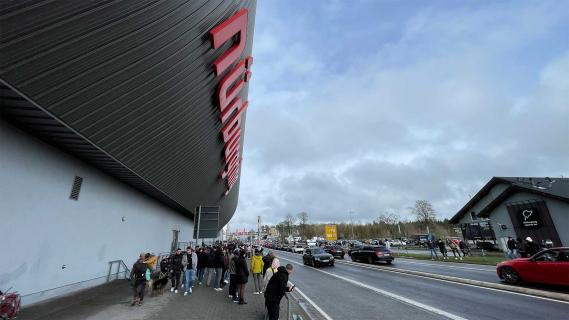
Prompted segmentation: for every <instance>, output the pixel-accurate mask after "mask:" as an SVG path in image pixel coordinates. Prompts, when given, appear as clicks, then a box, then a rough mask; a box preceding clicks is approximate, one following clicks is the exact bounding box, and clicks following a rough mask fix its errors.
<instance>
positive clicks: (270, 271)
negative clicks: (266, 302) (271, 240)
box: [263, 258, 281, 292]
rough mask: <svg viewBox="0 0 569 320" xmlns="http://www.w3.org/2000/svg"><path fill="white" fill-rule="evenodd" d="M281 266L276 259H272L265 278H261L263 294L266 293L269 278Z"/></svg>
mask: <svg viewBox="0 0 569 320" xmlns="http://www.w3.org/2000/svg"><path fill="white" fill-rule="evenodd" d="M280 266H281V262H280V261H279V259H278V258H273V261H272V262H271V267H270V268H267V269H266V272H265V277H264V278H263V292H265V291H267V285H268V284H269V281H271V278H272V277H273V276H274V275H275V273H277V269H278V268H279V267H280Z"/></svg>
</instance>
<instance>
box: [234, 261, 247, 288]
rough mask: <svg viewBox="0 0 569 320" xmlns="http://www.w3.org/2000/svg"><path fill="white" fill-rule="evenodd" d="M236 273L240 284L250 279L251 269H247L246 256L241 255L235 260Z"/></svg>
mask: <svg viewBox="0 0 569 320" xmlns="http://www.w3.org/2000/svg"><path fill="white" fill-rule="evenodd" d="M235 273H236V274H237V283H238V284H245V283H247V282H248V281H249V270H247V261H246V260H245V258H244V257H239V258H237V261H235Z"/></svg>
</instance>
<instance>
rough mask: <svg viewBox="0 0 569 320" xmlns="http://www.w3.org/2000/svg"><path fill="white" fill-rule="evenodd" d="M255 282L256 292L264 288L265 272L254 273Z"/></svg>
mask: <svg viewBox="0 0 569 320" xmlns="http://www.w3.org/2000/svg"><path fill="white" fill-rule="evenodd" d="M253 283H254V284H255V292H260V291H261V290H263V274H262V273H260V272H259V273H253Z"/></svg>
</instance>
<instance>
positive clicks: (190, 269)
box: [182, 247, 198, 296]
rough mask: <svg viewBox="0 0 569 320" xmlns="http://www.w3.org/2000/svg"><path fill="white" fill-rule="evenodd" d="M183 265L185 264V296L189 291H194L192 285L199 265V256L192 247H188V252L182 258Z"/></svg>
mask: <svg viewBox="0 0 569 320" xmlns="http://www.w3.org/2000/svg"><path fill="white" fill-rule="evenodd" d="M182 265H183V266H184V275H185V277H184V289H185V292H184V296H187V295H188V293H192V286H193V285H194V276H195V272H196V269H197V267H198V256H197V254H196V253H195V252H193V250H192V247H187V248H186V254H185V255H184V257H183V259H182Z"/></svg>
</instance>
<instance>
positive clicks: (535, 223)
mask: <svg viewBox="0 0 569 320" xmlns="http://www.w3.org/2000/svg"><path fill="white" fill-rule="evenodd" d="M518 217H519V219H520V222H521V225H522V228H525V229H539V228H541V226H542V223H541V217H540V216H539V211H538V210H537V208H528V209H520V210H519V211H518Z"/></svg>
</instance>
